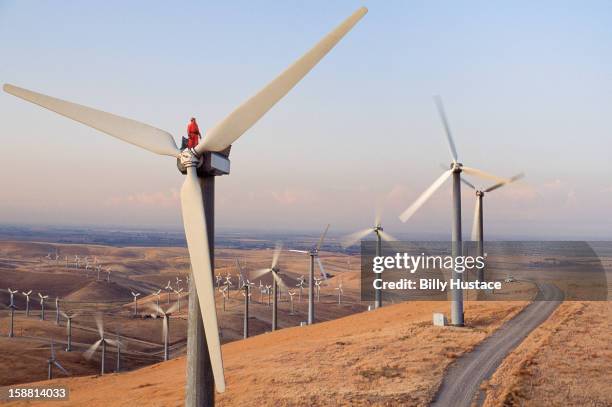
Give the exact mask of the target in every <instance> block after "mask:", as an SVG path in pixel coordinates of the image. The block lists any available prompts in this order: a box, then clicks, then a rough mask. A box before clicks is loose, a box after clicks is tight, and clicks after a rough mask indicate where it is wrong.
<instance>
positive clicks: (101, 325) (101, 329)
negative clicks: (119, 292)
mask: <svg viewBox="0 0 612 407" xmlns="http://www.w3.org/2000/svg"><path fill="white" fill-rule="evenodd" d="M95 319H96V326H97V327H98V333H99V334H100V338H102V337H104V323H103V322H102V316H101V315H100V314H96V316H95Z"/></svg>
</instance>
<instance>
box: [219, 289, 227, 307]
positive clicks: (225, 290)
mask: <svg viewBox="0 0 612 407" xmlns="http://www.w3.org/2000/svg"><path fill="white" fill-rule="evenodd" d="M219 291H220V292H221V295H222V296H223V311H225V301H227V286H226V285H224V286H223V287H221V288H219Z"/></svg>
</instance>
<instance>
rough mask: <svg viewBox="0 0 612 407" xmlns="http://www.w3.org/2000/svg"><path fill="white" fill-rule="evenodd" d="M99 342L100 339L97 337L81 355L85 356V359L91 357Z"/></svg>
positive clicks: (100, 341)
mask: <svg viewBox="0 0 612 407" xmlns="http://www.w3.org/2000/svg"><path fill="white" fill-rule="evenodd" d="M101 343H102V339H98V340H97V341H96V343H94V344H93V345H91V346H90V347H89V349H87V350H86V351H85V353H83V356H84V357H85V359H87V360H89V359H91V357H92V356H93V354H94V352H95V351H96V350H97V349H98V346H100V344H101Z"/></svg>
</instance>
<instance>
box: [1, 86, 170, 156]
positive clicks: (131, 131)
mask: <svg viewBox="0 0 612 407" xmlns="http://www.w3.org/2000/svg"><path fill="white" fill-rule="evenodd" d="M4 91H5V92H7V93H10V94H11V95H14V96H17V97H19V98H21V99H24V100H27V101H28V102H31V103H34V104H37V105H39V106H42V107H44V108H45V109H49V110H51V111H53V112H55V113H58V114H61V115H62V116H65V117H68V118H69V119H72V120H76V121H77V122H79V123H82V124H84V125H86V126H89V127H93V128H94V129H96V130H99V131H101V132H103V133H106V134H108V135H111V136H113V137H116V138H118V139H120V140H123V141H126V142H128V143H130V144H134V145H136V146H139V147H142V148H144V149H146V150H149V151H151V152H153V153H157V154H162V155H169V156H172V157H175V156H177V155H178V154H179V153H180V151H179V149H178V148H177V147H176V143H175V142H174V138H173V137H172V135H171V134H170V133H167V132H165V131H163V130H160V129H157V128H155V127H153V126H149V125H148V124H144V123H140V122H137V121H135V120H132V119H127V118H125V117H121V116H117V115H114V114H111V113H106V112H103V111H101V110H96V109H92V108H90V107H87V106H83V105H79V104H76V103H72V102H68V101H65V100H61V99H56V98H54V97H51V96H46V95H43V94H41V93H37V92H32V91H30V90H27V89H23V88H19V87H17V86H13V85H9V84H5V85H4Z"/></svg>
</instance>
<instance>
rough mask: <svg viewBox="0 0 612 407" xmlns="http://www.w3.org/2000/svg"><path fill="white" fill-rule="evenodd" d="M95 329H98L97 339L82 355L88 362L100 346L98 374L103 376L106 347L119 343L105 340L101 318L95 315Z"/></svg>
mask: <svg viewBox="0 0 612 407" xmlns="http://www.w3.org/2000/svg"><path fill="white" fill-rule="evenodd" d="M95 319H96V327H97V328H98V334H99V335H100V339H98V340H97V341H96V342H95V343H94V344H93V345H91V346H90V347H89V349H87V350H86V351H85V353H84V356H85V359H87V360H89V359H91V357H92V356H93V354H94V352H95V351H96V350H98V347H100V346H102V354H101V356H100V374H104V362H105V359H106V345H107V344H108V345H111V346H119V343H118V342H117V341H115V340H113V339H107V338H106V336H105V333H104V324H103V322H102V316H101V315H100V314H96V317H95Z"/></svg>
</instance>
